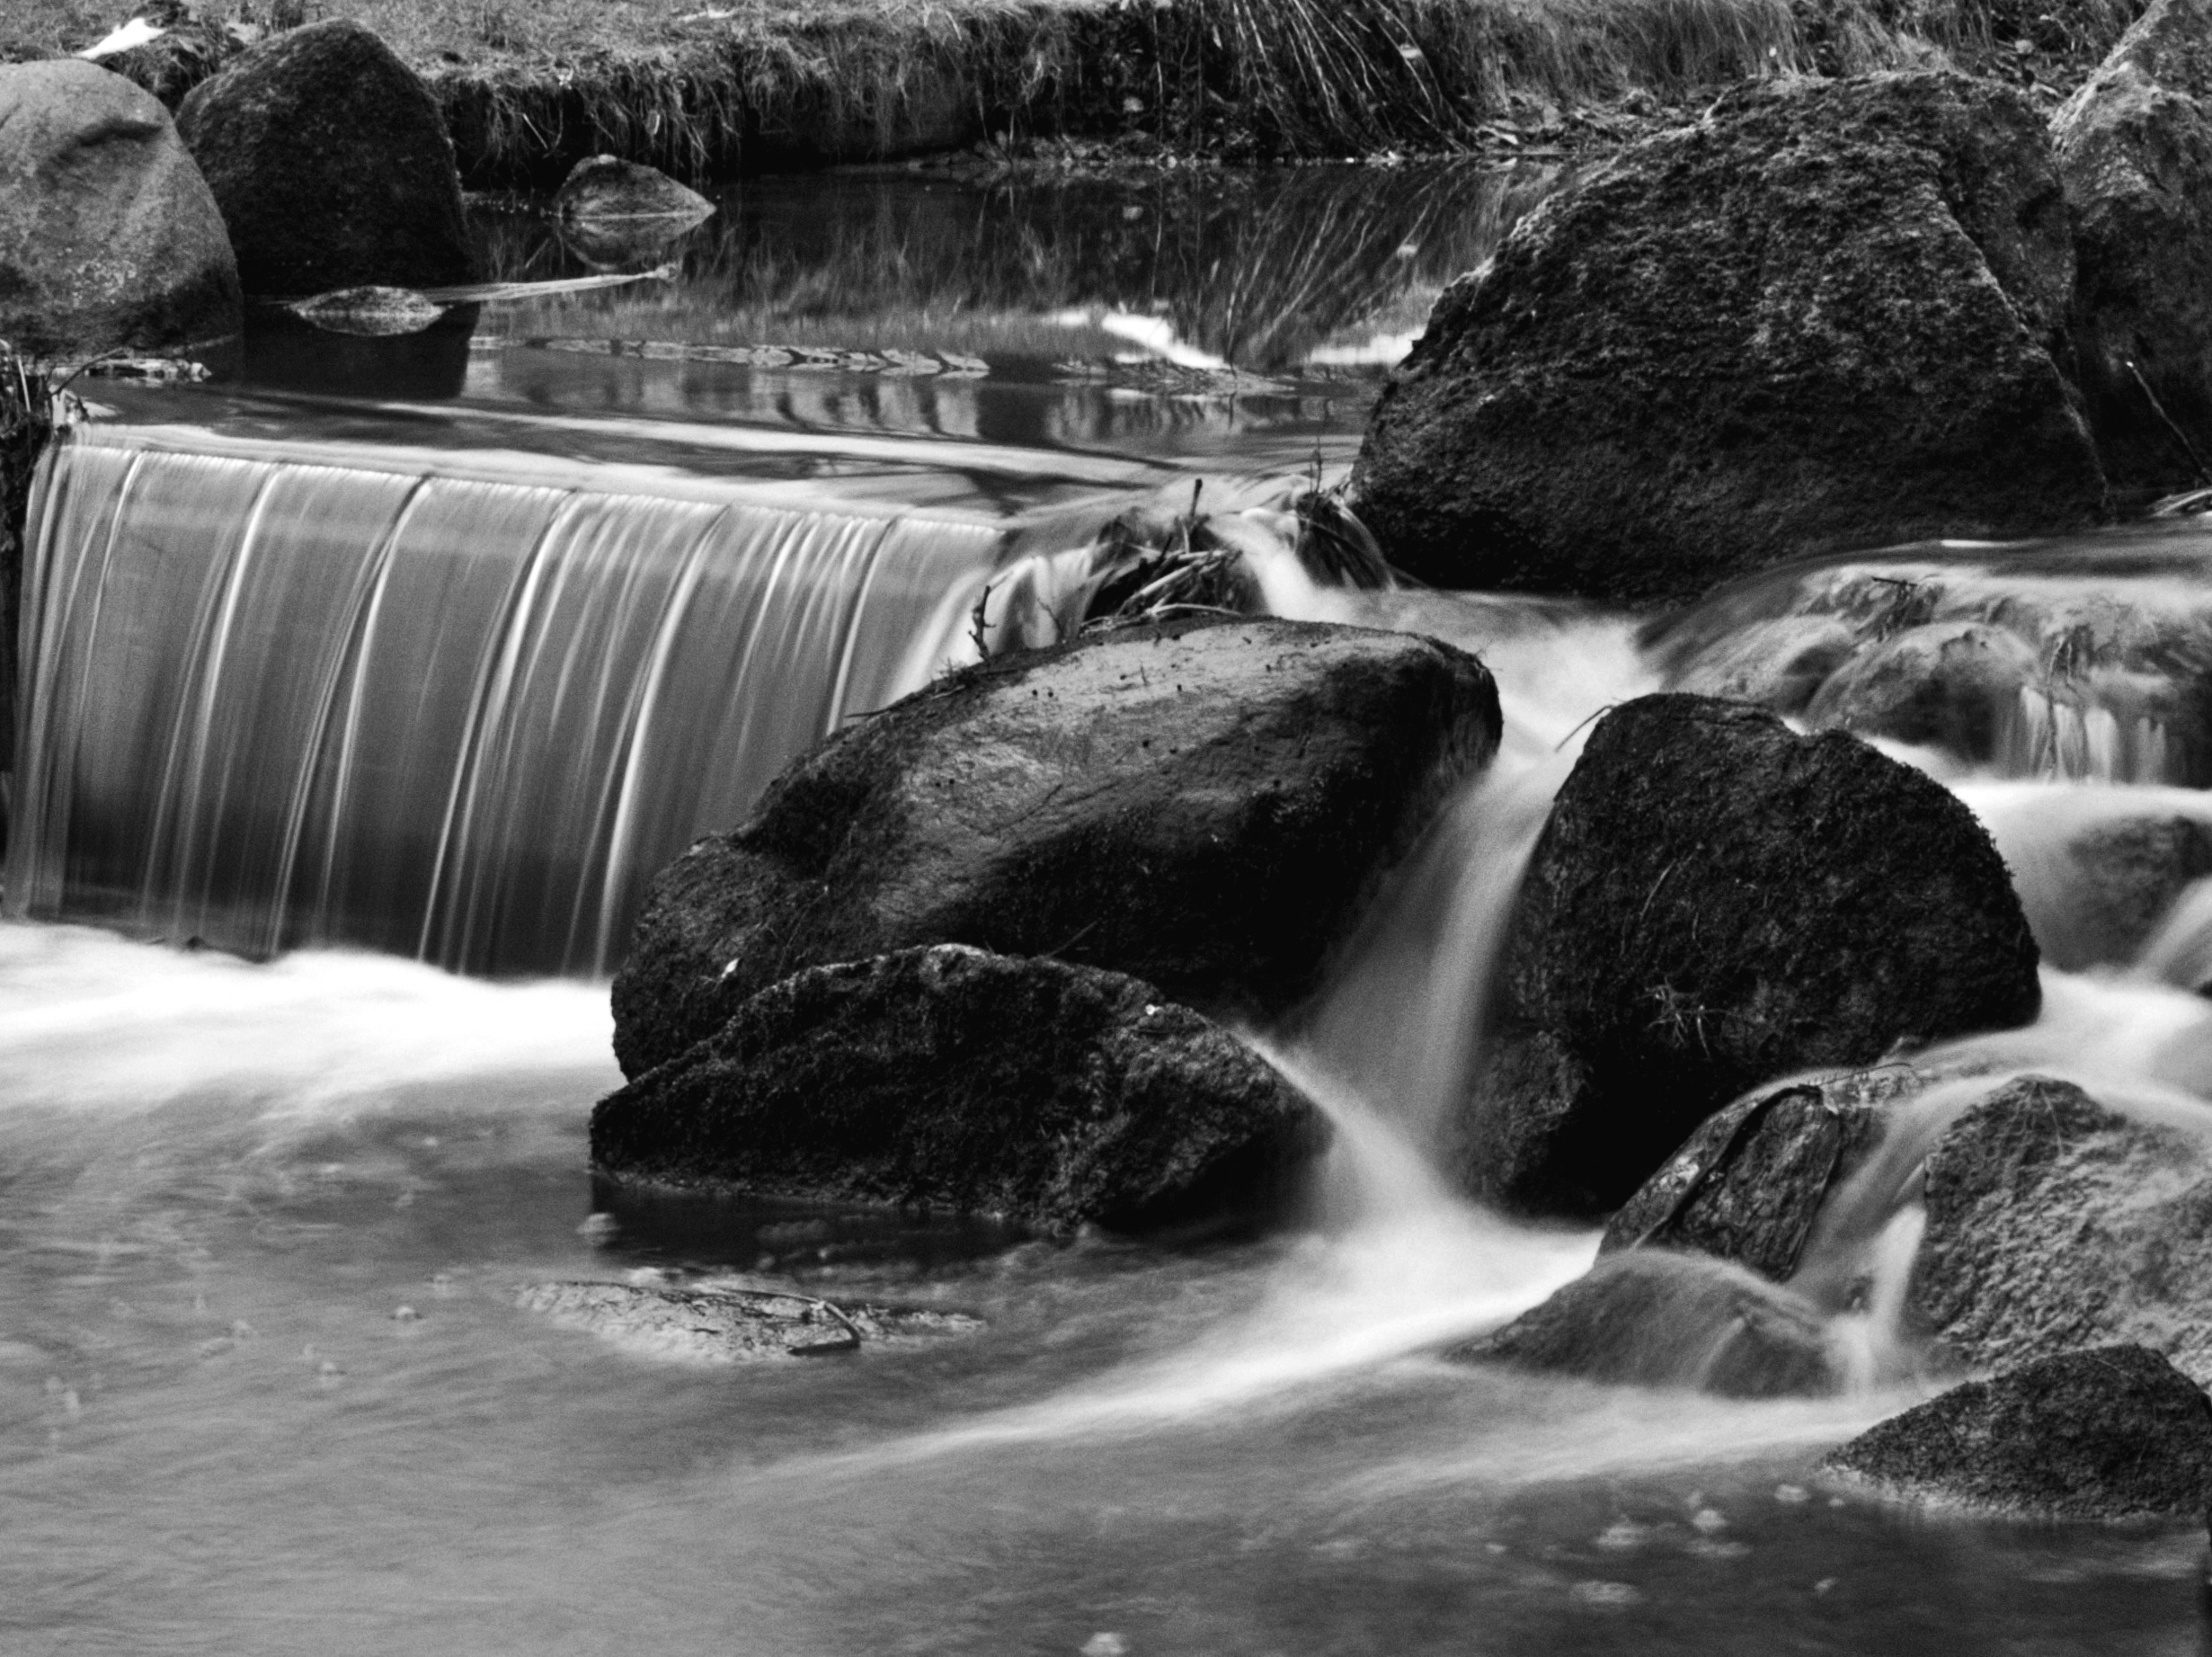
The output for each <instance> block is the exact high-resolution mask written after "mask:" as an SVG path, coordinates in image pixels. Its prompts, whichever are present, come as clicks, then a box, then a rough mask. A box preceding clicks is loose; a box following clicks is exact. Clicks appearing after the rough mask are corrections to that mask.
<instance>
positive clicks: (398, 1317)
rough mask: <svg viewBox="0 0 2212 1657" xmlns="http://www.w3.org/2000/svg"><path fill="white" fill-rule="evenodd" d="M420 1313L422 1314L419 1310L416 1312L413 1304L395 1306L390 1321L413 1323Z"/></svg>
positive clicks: (419, 1316) (420, 1315)
mask: <svg viewBox="0 0 2212 1657" xmlns="http://www.w3.org/2000/svg"><path fill="white" fill-rule="evenodd" d="M421 1317H422V1314H421V1313H420V1312H417V1311H416V1310H415V1309H414V1308H413V1306H400V1307H397V1308H395V1310H394V1312H393V1313H392V1321H393V1322H394V1323H414V1322H416V1321H417V1320H419V1319H420V1318H421Z"/></svg>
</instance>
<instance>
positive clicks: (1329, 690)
mask: <svg viewBox="0 0 2212 1657" xmlns="http://www.w3.org/2000/svg"><path fill="white" fill-rule="evenodd" d="M1498 719H1499V716H1498V706H1497V689H1496V687H1495V686H1494V685H1493V684H1492V682H1491V681H1490V676H1489V674H1488V673H1487V672H1486V671H1484V669H1483V667H1482V665H1481V664H1479V663H1478V662H1477V661H1476V660H1475V659H1474V658H1473V657H1471V656H1469V655H1464V654H1462V653H1461V652H1460V651H1457V650H1454V649H1452V648H1451V647H1449V646H1444V645H1440V644H1437V643H1435V641H1433V640H1430V639H1425V638H1417V637H1412V636H1409V635H1406V634H1398V633H1380V632H1370V631H1366V630H1364V629H1362V628H1341V627H1328V626H1320V625H1316V624H1308V623H1300V622H1287V621H1272V620H1264V619H1253V620H1239V621H1235V622H1228V623H1204V624H1200V623H1193V624H1178V625H1175V626H1169V627H1163V628H1150V627H1145V628H1131V629H1125V630H1123V631H1120V632H1116V633H1112V634H1108V635H1105V636H1093V637H1088V638H1085V639H1083V640H1081V641H1079V642H1078V643H1075V644H1072V645H1069V646H1062V647H1060V648H1056V649H1052V650H1043V651H1035V652H1029V653H1025V654H1022V655H1014V656H1009V657H1007V658H1004V659H1002V660H999V661H994V662H992V663H991V664H987V665H985V666H983V667H981V668H978V669H973V670H970V671H967V672H964V673H958V674H955V675H953V676H950V677H948V678H946V679H945V680H943V681H940V682H938V683H937V684H936V685H934V686H932V687H931V688H929V689H928V690H924V691H921V692H920V693H919V694H917V695H915V696H912V697H910V698H908V699H906V700H905V701H902V702H900V703H898V704H897V705H895V706H893V707H892V708H887V709H885V710H884V711H883V712H881V713H878V714H876V715H875V716H873V717H869V718H866V719H864V720H861V721H858V722H857V723H856V724H854V725H853V726H850V727H849V728H848V729H847V730H846V731H845V732H844V733H842V734H841V735H839V736H838V737H837V738H835V739H834V740H833V741H831V742H830V743H828V744H825V745H824V746H822V747H821V748H819V749H817V750H815V751H814V752H813V753H811V754H809V755H808V756H806V757H805V758H804V759H802V760H801V761H800V762H798V763H797V764H795V765H794V766H793V767H792V768H791V769H790V770H789V771H786V772H785V773H784V775H783V776H782V777H781V778H779V779H778V780H777V782H776V783H775V784H774V785H773V786H772V787H771V788H769V789H768V793H767V795H766V796H765V797H763V799H762V800H761V802H760V808H759V810H758V811H757V812H756V813H755V815H754V816H753V817H752V819H751V821H750V822H748V823H747V824H744V825H743V826H742V828H739V829H738V830H736V831H735V832H734V833H729V834H724V835H717V836H714V837H712V838H709V839H706V840H703V841H701V842H698V843H697V845H695V846H693V847H692V848H691V850H690V851H688V852H686V853H685V854H684V856H683V857H682V858H680V860H677V861H676V862H675V863H674V864H672V865H671V866H670V867H669V868H668V869H665V870H663V871H662V874H661V875H660V876H659V877H658V878H657V879H656V880H655V881H654V883H653V887H652V889H651V891H650V893H649V894H648V895H647V898H646V902H645V906H644V912H643V913H642V915H641V917H640V919H639V921H638V925H637V931H636V934H635V940H634V941H633V943H632V946H631V949H630V954H629V958H628V959H627V961H626V963H625V964H624V966H623V968H622V970H621V973H620V974H619V975H617V978H616V980H615V986H614V1011H615V1050H616V1056H617V1058H619V1059H620V1061H621V1063H622V1066H623V1069H624V1071H625V1073H626V1074H629V1075H631V1076H637V1075H641V1074H643V1073H644V1072H645V1071H646V1070H649V1069H651V1068H652V1067H653V1065H659V1064H662V1063H664V1062H666V1061H667V1060H669V1059H671V1058H673V1057H675V1056H677V1055H679V1054H680V1053H681V1052H682V1051H683V1050H684V1049H685V1048H686V1047H689V1046H690V1045H691V1044H692V1043H693V1042H695V1041H698V1040H701V1039H703V1038H706V1036H708V1035H711V1034H712V1033H713V1032H714V1031H715V1030H716V1029H719V1028H720V1027H721V1025H722V1023H723V1022H724V1020H726V1019H727V1018H728V1017H729V1016H730V1014H731V1013H732V1012H733V1011H735V1009H736V1008H737V1007H738V1005H739V1004H740V1003H741V1002H744V1001H745V1000H746V999H748V998H749V997H751V996H752V995H754V994H756V993H759V992H760V991H761V990H763V989H765V988H767V987H768V985H769V984H773V983H775V982H776V981H777V980H778V979H780V978H783V977H786V976H787V975H790V974H792V973H794V972H796V971H799V970H801V969H802V968H804V967H813V966H820V965H824V964H827V963H830V962H834V961H848V960H855V959H859V958H865V957H868V956H874V955H880V954H884V953H886V952H888V951H891V950H894V949H907V948H911V947H913V946H917V945H921V944H930V943H939V942H955V943H968V944H973V945H975V946H977V947H978V948H981V949H991V950H996V951H998V952H999V953H1002V954H1007V955H1024V956H1028V955H1050V956H1053V957H1056V958H1060V959H1062V960H1066V961H1070V962H1074V963H1079V964H1082V965H1087V966H1092V967H1103V968H1106V969H1108V970H1111V971H1115V972H1122V973H1127V974H1130V975H1133V976H1136V977H1140V978H1142V979H1144V980H1146V981H1147V982H1149V983H1151V984H1158V985H1159V987H1160V989H1161V990H1162V991H1163V992H1164V993H1167V994H1168V995H1170V996H1173V997H1174V998H1176V999H1177V1000H1178V1001H1182V1002H1186V1003H1189V1004H1191V1005H1194V1006H1196V1007H1198V1008H1200V1009H1201V1010H1202V1011H1207V1012H1209V1013H1212V1014H1217V1015H1231V1016H1259V1017H1266V1016H1272V1015H1275V1014H1278V1013H1281V1012H1283V1011H1285V1010H1287V1009H1289V1008H1291V1007H1292V1006H1293V1005H1295V1004H1296V1003H1297V1002H1299V1001H1300V1000H1301V999H1302V998H1303V997H1305V996H1306V995H1308V994H1309V993H1310V992H1311V991H1312V990H1313V988H1314V987H1315V985H1316V984H1317V982H1318V978H1319V973H1320V970H1321V967H1322V964H1323V961H1324V958H1326V957H1327V956H1328V952H1329V950H1330V949H1331V948H1332V947H1333V946H1334V944H1335V943H1336V942H1337V940H1338V939H1339V937H1340V936H1341V935H1342V934H1343V933H1344V932H1345V931H1346V929H1347V928H1348V927H1349V925H1350V924H1351V922H1352V920H1353V918H1354V917H1355V914H1356V913H1357V912H1358V910H1359V908H1360V906H1361V904H1363V902H1364V900H1365V898H1366V897H1367V896H1368V895H1369V894H1370V893H1371V892H1372V891H1373V888H1374V886H1375V885H1376V883H1377V882H1378V881H1379V880H1380V878H1381V876H1382V874H1383V873H1384V872H1385V870H1387V869H1388V868H1389V867H1390V865H1391V864H1393V863H1394V862H1395V861H1396V860H1398V859H1399V857H1401V856H1402V855H1403V854H1404V853H1405V852H1406V851H1408V849H1409V848H1410V847H1411V845H1412V844H1413V842H1414V840H1415V839H1416V837H1417V836H1418V835H1419V833H1421V832H1422V830H1423V829H1424V828H1425V827H1426V825H1427V824H1428V823H1429V821H1430V820H1431V818H1432V817H1433V816H1434V815H1435V811H1436V809H1437V807H1438V806H1439V805H1440V804H1441V803H1442V801H1443V800H1444V797H1445V796H1446V795H1447V794H1448V793H1449V792H1450V790H1451V789H1452V788H1453V787H1454V786H1456V785H1457V784H1458V783H1459V781H1460V780H1461V779H1463V778H1465V777H1467V776H1468V775H1470V773H1471V772H1473V771H1476V770H1478V769H1479V767H1481V766H1482V765H1484V764H1485V763H1487V762H1488V759H1489V756H1490V754H1491V753H1493V752H1494V750H1495V748H1496V745H1497V736H1498V729H1499V724H1498Z"/></svg>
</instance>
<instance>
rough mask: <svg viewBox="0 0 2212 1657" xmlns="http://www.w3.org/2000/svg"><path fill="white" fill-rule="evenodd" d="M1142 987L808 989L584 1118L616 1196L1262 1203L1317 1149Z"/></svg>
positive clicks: (1174, 1010)
mask: <svg viewBox="0 0 2212 1657" xmlns="http://www.w3.org/2000/svg"><path fill="white" fill-rule="evenodd" d="M1327 1140H1328V1130H1327V1127H1326V1126H1325V1124H1324V1122H1323V1120H1322V1118H1321V1117H1320V1114H1319V1111H1318V1110H1317V1109H1315V1108H1314V1107H1313V1105H1312V1104H1311V1103H1310V1102H1309V1101H1308V1100H1306V1099H1305V1098H1304V1097H1303V1096H1302V1095H1301V1094H1300V1093H1299V1092H1298V1091H1297V1090H1296V1089H1295V1088H1293V1086H1292V1085H1291V1084H1290V1083H1289V1082H1287V1081H1285V1080H1284V1078H1283V1077H1282V1076H1281V1075H1280V1074H1278V1073H1276V1072H1275V1070H1274V1069H1273V1068H1272V1067H1271V1066H1270V1065H1267V1064H1266V1062H1265V1061H1264V1060H1262V1059H1261V1058H1260V1057H1259V1056H1257V1054H1255V1053H1253V1052H1252V1051H1251V1050H1250V1049H1248V1048H1247V1047H1244V1046H1243V1045H1242V1044H1241V1043H1239V1042H1238V1041H1237V1040H1236V1039H1235V1038H1233V1037H1231V1036H1230V1035H1229V1034H1228V1032H1227V1031H1225V1030H1222V1029H1219V1028H1217V1027H1216V1026H1214V1025H1213V1024H1210V1023H1209V1022H1207V1021H1206V1020H1204V1019H1203V1018H1201V1017H1200V1016H1199V1015H1198V1014H1197V1013H1195V1012H1193V1011H1190V1010H1189V1009H1188V1008H1186V1007H1180V1006H1177V1005H1176V1004H1175V1003H1173V1002H1169V1001H1168V1000H1166V999H1165V998H1164V997H1162V996H1161V995H1160V993H1159V991H1157V990H1155V989H1153V988H1152V987H1151V986H1150V984H1143V983H1141V982H1139V981H1138V980H1136V979H1133V978H1130V977H1126V976H1124V975H1121V974H1118V973H1108V972H1101V971H1098V970H1096V969H1094V968H1090V967H1075V966H1071V965H1069V964H1067V963H1064V962H1061V961H1054V960H1044V959H1032V960H1017V959H1012V958H1008V957H1005V956H997V955H991V954H987V953H986V952H984V951H982V950H980V949H967V948H964V947H962V946H960V945H956V944H941V945H937V946H934V947H930V948H924V949H908V950H902V951H900V952H898V953H895V954H891V955H885V956H881V957H878V958H875V959H872V960H866V961H856V962H850V963H846V964H842V965H838V966H831V967H813V968H809V969H807V970H805V971H803V972H799V973H796V974H794V975H792V976H790V977H788V978H786V979H784V980H783V981H781V982H780V983H777V984H774V985H771V986H770V987H769V988H768V989H766V990H764V991H762V992H760V993H758V994H756V995H754V996H752V997H751V998H750V999H748V1000H747V1001H745V1002H742V1003H741V1004H740V1005H739V1006H738V1007H737V1009H736V1010H735V1011H733V1013H732V1014H731V1016H730V1017H729V1018H728V1019H727V1020H725V1021H724V1024H723V1025H722V1027H721V1028H720V1029H718V1030H716V1031H715V1034H714V1035H712V1036H710V1037H709V1038H706V1040H704V1041H701V1042H699V1043H698V1044H697V1045H696V1046H695V1047H692V1048H690V1049H689V1050H688V1051H687V1052H685V1053H683V1054H682V1055H680V1056H678V1057H677V1058H674V1059H672V1060H671V1061H669V1062H668V1063H667V1064H664V1065H661V1066H659V1067H658V1068H657V1069H654V1070H652V1071H649V1072H647V1073H644V1075H641V1076H639V1077H638V1078H637V1079H636V1080H635V1081H634V1082H631V1083H630V1084H629V1085H628V1086H627V1087H625V1088H623V1089H622V1090H621V1091H618V1092H616V1093H614V1094H611V1095H609V1097H608V1098H607V1099H605V1100H601V1101H600V1104H599V1106H598V1108H597V1109H595V1110H593V1111H592V1113H591V1159H592V1163H593V1164H594V1166H595V1167H596V1168H597V1169H598V1170H599V1171H600V1172H602V1173H605V1174H608V1175H610V1176H612V1177H614V1178H616V1179H618V1180H650V1181H657V1182H664V1183H669V1184H674V1185H723V1186H729V1187H733V1188H735V1189H742V1190H745V1191H748V1192H753V1193H757V1194H760V1195H764V1196H776V1197H795V1198H818V1199H819V1198H828V1199H836V1200H840V1201H860V1202H873V1203H884V1204H897V1205H902V1206H911V1207H925V1208H929V1209H934V1210H938V1211H942V1212H946V1213H958V1214H973V1215H988V1216H997V1217H1001V1218H1006V1219H1011V1220H1016V1221H1019V1222H1022V1223H1024V1224H1026V1225H1034V1226H1036V1227H1039V1228H1041V1229H1044V1230H1048V1231H1061V1232H1064V1231H1070V1230H1072V1229H1073V1228H1075V1227H1076V1226H1078V1225H1082V1224H1085V1223H1087V1222H1095V1223H1097V1224H1100V1225H1107V1226H1112V1227H1115V1228H1119V1229H1142V1228H1149V1227H1154V1226H1159V1225H1168V1224H1174V1223H1179V1222H1185V1221H1202V1220H1209V1219H1213V1218H1215V1217H1218V1216H1221V1215H1223V1214H1225V1213H1235V1212H1250V1211H1255V1210H1259V1209H1263V1208H1265V1207H1267V1206H1270V1205H1271V1204H1274V1203H1278V1202H1280V1201H1281V1200H1282V1199H1283V1198H1284V1197H1285V1196H1286V1195H1287V1194H1288V1192H1289V1189H1290V1184H1291V1180H1292V1178H1293V1176H1294V1175H1295V1174H1296V1173H1298V1172H1299V1171H1301V1170H1302V1169H1303V1168H1304V1166H1305V1165H1306V1164H1307V1163H1309V1162H1310V1161H1311V1159H1312V1158H1313V1157H1314V1156H1315V1155H1316V1154H1318V1153H1319V1151H1320V1149H1321V1148H1322V1146H1323V1145H1325V1144H1326V1143H1327Z"/></svg>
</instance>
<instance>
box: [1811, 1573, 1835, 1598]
mask: <svg viewBox="0 0 2212 1657" xmlns="http://www.w3.org/2000/svg"><path fill="white" fill-rule="evenodd" d="M1834 1586H1835V1579H1834V1577H1832V1576H1824V1577H1822V1578H1821V1579H1820V1581H1817V1582H1815V1583H1814V1584H1813V1591H1814V1592H1815V1593H1817V1594H1825V1593H1826V1592H1827V1591H1828V1590H1830V1589H1832V1588H1834Z"/></svg>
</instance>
